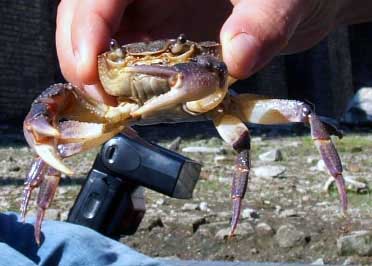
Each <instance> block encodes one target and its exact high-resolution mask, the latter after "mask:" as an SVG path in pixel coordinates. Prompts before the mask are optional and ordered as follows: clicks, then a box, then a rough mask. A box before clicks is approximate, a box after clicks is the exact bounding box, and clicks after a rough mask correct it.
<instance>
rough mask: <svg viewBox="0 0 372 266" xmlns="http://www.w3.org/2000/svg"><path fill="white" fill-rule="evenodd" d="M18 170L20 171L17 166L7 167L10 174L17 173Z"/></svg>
mask: <svg viewBox="0 0 372 266" xmlns="http://www.w3.org/2000/svg"><path fill="white" fill-rule="evenodd" d="M19 170H21V167H19V166H11V167H9V171H10V172H18V171H19Z"/></svg>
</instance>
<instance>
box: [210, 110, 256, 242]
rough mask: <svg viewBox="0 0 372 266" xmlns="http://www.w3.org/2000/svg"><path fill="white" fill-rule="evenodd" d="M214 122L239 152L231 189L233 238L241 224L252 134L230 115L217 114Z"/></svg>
mask: <svg viewBox="0 0 372 266" xmlns="http://www.w3.org/2000/svg"><path fill="white" fill-rule="evenodd" d="M213 122H214V124H215V126H216V129H217V131H218V133H219V134H220V136H221V137H222V139H223V140H224V141H226V142H227V143H228V144H230V145H231V146H232V147H233V149H234V150H235V151H237V152H238V156H237V158H236V161H235V171H234V176H233V180H232V187H231V198H232V218H231V229H230V233H229V235H230V236H233V235H234V233H235V230H236V227H237V225H238V223H239V219H240V212H241V207H242V199H243V198H244V195H245V192H246V190H247V185H248V179H249V170H250V168H251V163H250V156H249V153H250V134H249V131H248V128H247V127H246V126H245V125H244V123H243V122H242V121H241V120H240V119H239V118H238V117H236V116H233V115H230V114H217V115H216V117H215V118H214V119H213Z"/></svg>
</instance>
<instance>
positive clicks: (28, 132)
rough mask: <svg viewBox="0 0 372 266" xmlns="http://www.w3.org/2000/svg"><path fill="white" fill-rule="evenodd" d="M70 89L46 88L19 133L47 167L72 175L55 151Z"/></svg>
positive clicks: (59, 86) (61, 85) (67, 86)
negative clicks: (61, 117) (62, 114)
mask: <svg viewBox="0 0 372 266" xmlns="http://www.w3.org/2000/svg"><path fill="white" fill-rule="evenodd" d="M71 88H72V86H71V85H69V84H55V85H53V86H51V87H49V88H48V89H46V90H45V91H44V92H43V93H42V94H41V95H40V96H39V97H38V98H37V99H36V100H35V101H34V102H33V104H32V106H31V109H30V112H29V113H28V114H27V116H26V119H25V121H24V123H23V132H24V135H25V138H26V141H27V142H28V144H29V145H30V147H31V148H33V149H34V151H35V152H36V153H37V154H38V155H39V156H40V157H41V159H42V160H43V161H45V162H46V163H47V164H49V165H50V166H53V167H54V168H55V169H58V170H59V171H61V172H63V173H65V174H67V175H72V174H73V172H72V171H71V170H70V169H69V168H68V167H67V166H65V165H64V163H63V161H62V158H61V156H60V155H59V153H58V151H57V142H58V139H59V137H60V135H61V133H60V131H59V130H58V123H59V114H60V113H61V111H62V110H63V109H65V108H66V105H68V104H69V102H70V99H71V98H72V97H71V96H73V95H72V89H71Z"/></svg>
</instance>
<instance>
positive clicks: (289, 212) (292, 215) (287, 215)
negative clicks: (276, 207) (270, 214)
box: [279, 209, 298, 218]
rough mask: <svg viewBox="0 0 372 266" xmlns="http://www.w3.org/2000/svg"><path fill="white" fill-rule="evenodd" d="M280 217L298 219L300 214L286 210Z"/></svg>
mask: <svg viewBox="0 0 372 266" xmlns="http://www.w3.org/2000/svg"><path fill="white" fill-rule="evenodd" d="M279 217H282V218H286V217H298V213H297V211H296V210H293V209H289V210H284V211H282V212H281V213H280V215H279Z"/></svg>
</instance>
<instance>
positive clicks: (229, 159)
mask: <svg viewBox="0 0 372 266" xmlns="http://www.w3.org/2000/svg"><path fill="white" fill-rule="evenodd" d="M232 161H234V159H233V158H232V157H229V156H226V155H216V156H215V157H214V162H215V163H216V164H225V163H231V162H232Z"/></svg>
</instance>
